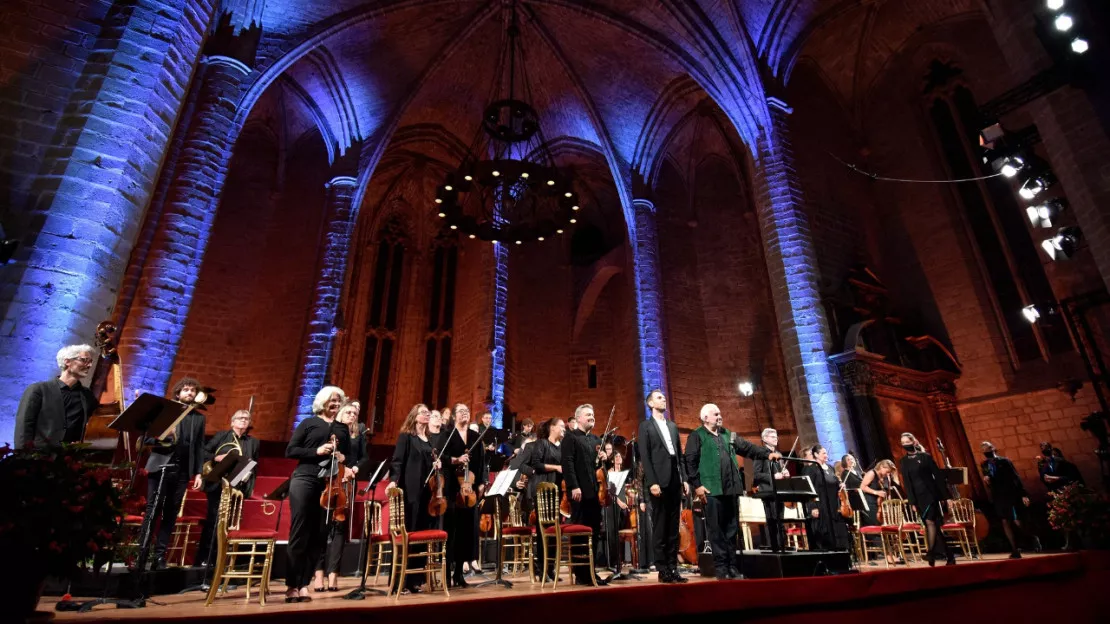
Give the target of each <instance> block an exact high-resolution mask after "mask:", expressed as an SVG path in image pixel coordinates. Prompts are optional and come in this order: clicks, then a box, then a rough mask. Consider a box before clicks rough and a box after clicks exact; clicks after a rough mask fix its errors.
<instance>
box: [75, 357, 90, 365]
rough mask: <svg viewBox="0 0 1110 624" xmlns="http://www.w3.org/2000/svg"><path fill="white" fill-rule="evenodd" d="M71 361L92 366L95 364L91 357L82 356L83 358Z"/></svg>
mask: <svg viewBox="0 0 1110 624" xmlns="http://www.w3.org/2000/svg"><path fill="white" fill-rule="evenodd" d="M70 359H72V360H77V361H78V362H80V363H82V364H92V363H93V359H92V358H91V357H84V356H81V357H75V358H70Z"/></svg>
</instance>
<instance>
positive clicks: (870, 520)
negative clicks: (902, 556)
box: [859, 459, 894, 565]
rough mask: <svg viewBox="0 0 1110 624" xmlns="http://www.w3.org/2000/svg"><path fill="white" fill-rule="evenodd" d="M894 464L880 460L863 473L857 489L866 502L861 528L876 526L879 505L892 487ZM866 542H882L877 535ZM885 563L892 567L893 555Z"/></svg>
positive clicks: (886, 460) (861, 517)
mask: <svg viewBox="0 0 1110 624" xmlns="http://www.w3.org/2000/svg"><path fill="white" fill-rule="evenodd" d="M893 475H894V462H892V461H890V460H889V459H880V460H879V461H877V462H875V465H874V466H872V467H871V469H870V470H868V471H867V472H865V473H863V479H862V480H861V481H860V484H859V489H860V492H863V498H864V500H865V501H867V509H865V510H860V512H859V523H860V526H861V527H865V526H878V525H879V524H881V523H880V522H879V505H881V504H882V502H883V501H884V500H886V498H887V496H889V495H890V494H889V493H890V489H891V488H892V487H893V479H894V476H893ZM867 540H868V542H870V543H872V544H874V543H876V542H879V541H881V540H882V537H881V536H879V535H868V536H867ZM887 563H889V564H891V565H893V564H894V557H893V555H888V556H887Z"/></svg>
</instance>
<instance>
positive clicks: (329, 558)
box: [314, 401, 366, 592]
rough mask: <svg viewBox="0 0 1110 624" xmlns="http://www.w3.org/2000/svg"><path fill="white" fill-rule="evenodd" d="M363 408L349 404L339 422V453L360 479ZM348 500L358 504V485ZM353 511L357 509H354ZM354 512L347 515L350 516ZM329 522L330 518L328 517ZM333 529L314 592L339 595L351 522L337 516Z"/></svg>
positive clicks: (318, 566)
mask: <svg viewBox="0 0 1110 624" xmlns="http://www.w3.org/2000/svg"><path fill="white" fill-rule="evenodd" d="M359 409H360V405H359V402H358V401H347V402H345V403H344V404H343V407H341V408H339V414H338V415H337V416H336V417H335V420H336V422H338V423H340V424H342V425H343V426H344V428H345V429H344V432H343V434H339V435H336V441H337V442H338V444H339V452H340V453H342V454H343V459H344V465H345V466H347V467H348V468H350V469H351V472H353V473H354V474H355V475H356V477H355V478H356V479H357V475H358V472H359V470H362V469H363V468H364V466H362V465H361V464H362V463H363V462H365V460H366V438H364V437H363V436H362V425H361V424H360V423H359V422H358V414H359ZM348 486H349V488H348V494H347V496H348V499H349V500H350V501H351V502H352V503H353V502H354V499H355V497H354V492H355V489H356V488H354V487H353V486H354V481H353V480H352V481H350V482H348ZM352 509H353V507H352ZM351 512H352V510H351V509H349V510H348V511H347V513H348V514H350V513H351ZM324 516H325V518H327V517H328V514H324ZM328 525H329V526H327V527H324V535H325V540H326V546H325V547H324V548H323V549H322V550H321V551H320V558H319V560H317V562H316V582H315V587H314V590H315V591H318V592H323V591H329V592H335V591H339V565H340V563H342V559H343V545H344V544H346V543H347V522H346V521H342V522H341V521H338V520H336V519H335V517H334V514H332V516H331V521H330V522H329V523H328ZM325 574H327V586H326V587H325V586H324V575H325Z"/></svg>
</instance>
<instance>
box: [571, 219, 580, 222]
mask: <svg viewBox="0 0 1110 624" xmlns="http://www.w3.org/2000/svg"><path fill="white" fill-rule="evenodd" d="M570 222H571V223H578V219H571V220H570Z"/></svg>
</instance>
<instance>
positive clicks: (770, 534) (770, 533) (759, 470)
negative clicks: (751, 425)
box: [752, 427, 790, 552]
mask: <svg viewBox="0 0 1110 624" xmlns="http://www.w3.org/2000/svg"><path fill="white" fill-rule="evenodd" d="M759 438H760V440H761V441H762V442H763V447H764V448H766V449H767V452H768V454H770V453H776V454H779V453H777V451H778V444H779V432H778V431H775V430H774V429H771V428H770V427H768V428H767V429H764V430H763V431H762V432H761V433H760V435H759ZM780 456H781V454H780ZM752 472H753V474H752V485H754V486H755V488H756V490H757V491H759V492H771V490H772V487H771V479H776V480H782V479H788V478H790V471H789V470H788V469H787V468H786V465H785V464H784V463H783V462H782V461H780V460H775V459H770V458H768V459H756V460H755V461H753V462H752ZM784 509H785V507H784V504H783V503H782V502H777V501H774V500H772V499H771V498H764V499H763V513H764V515H765V516H766V517H767V524H766V525H764V526H765V528H766V531H763V534H764V538H763V542H764V544H765V545H767V546H769V547H770V548H771V550H773V551H775V552H780V551H781V550H782V549H783V547H784V546H785V545H786V526H785V525H784V524H783V523H782V517H783V511H784Z"/></svg>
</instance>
